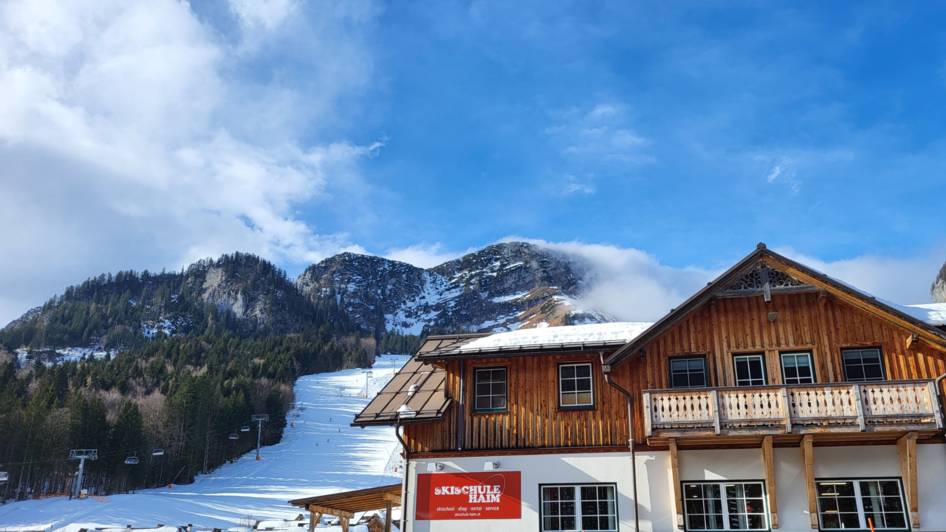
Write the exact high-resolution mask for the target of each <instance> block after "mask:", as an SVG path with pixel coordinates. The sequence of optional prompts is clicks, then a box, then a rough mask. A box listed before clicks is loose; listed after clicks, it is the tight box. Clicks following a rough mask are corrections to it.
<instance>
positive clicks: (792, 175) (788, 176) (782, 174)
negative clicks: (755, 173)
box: [756, 156, 801, 194]
mask: <svg viewBox="0 0 946 532" xmlns="http://www.w3.org/2000/svg"><path fill="white" fill-rule="evenodd" d="M756 158H757V159H760V160H763V161H764V160H765V159H766V158H764V157H760V156H756ZM767 162H768V163H769V164H770V165H771V166H770V167H769V168H768V170H767V171H766V173H765V182H766V183H769V184H773V183H778V184H783V185H785V186H787V187H788V189H789V191H791V193H792V194H798V192H799V191H800V190H801V181H799V180H798V178H797V166H798V165H797V163H796V162H795V161H794V160H792V159H790V158H788V157H779V158H777V159H776V160H774V161H772V160H771V159H769V160H768V161H767Z"/></svg>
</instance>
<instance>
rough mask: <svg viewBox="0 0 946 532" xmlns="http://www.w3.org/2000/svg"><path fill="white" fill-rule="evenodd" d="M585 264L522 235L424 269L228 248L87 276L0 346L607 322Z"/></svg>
mask: <svg viewBox="0 0 946 532" xmlns="http://www.w3.org/2000/svg"><path fill="white" fill-rule="evenodd" d="M587 271H588V269H587V266H586V265H585V264H584V262H583V261H582V260H581V259H580V258H579V257H575V256H569V255H566V254H562V253H559V252H555V251H552V250H549V249H545V248H541V247H539V246H536V245H533V244H529V243H523V242H509V243H503V244H496V245H492V246H489V247H487V248H485V249H483V250H481V251H477V252H475V253H471V254H468V255H465V256H463V257H461V258H458V259H455V260H452V261H449V262H446V263H444V264H441V265H439V266H435V267H433V268H428V269H423V268H418V267H416V266H412V265H410V264H406V263H403V262H398V261H394V260H389V259H384V258H381V257H374V256H367V255H357V254H354V253H342V254H340V255H336V256H334V257H331V258H328V259H326V260H324V261H322V262H320V263H318V264H315V265H312V266H310V267H309V268H307V269H306V270H305V272H303V273H302V275H300V276H299V278H298V279H297V280H296V281H292V280H291V279H289V278H288V277H287V275H286V273H285V272H283V271H282V270H281V269H279V268H278V267H277V266H275V265H274V264H272V263H271V262H268V261H266V260H264V259H261V258H260V257H257V256H255V255H251V254H247V253H234V254H232V255H223V256H221V257H220V258H218V259H204V260H201V261H199V262H196V263H194V264H192V265H190V266H189V267H187V268H186V269H184V270H182V271H180V272H165V271H162V272H161V273H150V272H148V271H144V272H141V273H138V272H134V271H120V272H118V273H117V274H114V275H113V274H111V273H109V274H102V275H99V276H98V277H95V278H90V279H88V280H86V281H85V282H83V283H81V284H79V285H76V286H71V287H68V288H67V289H66V290H65V292H64V293H63V294H62V295H61V296H56V297H54V298H52V299H50V300H49V301H48V302H47V303H46V304H44V305H43V306H42V307H37V308H35V309H32V310H30V311H28V312H27V313H25V314H24V315H23V316H22V317H21V318H19V319H17V320H15V321H14V322H12V323H11V324H9V325H8V326H7V327H5V328H4V329H2V330H0V344H2V345H3V346H5V347H6V349H7V350H8V351H11V352H12V351H14V350H17V349H20V348H23V347H26V348H30V349H32V350H34V351H36V350H43V349H48V348H59V349H60V350H61V349H62V348H91V347H97V348H102V349H105V350H109V349H116V348H124V347H129V346H140V345H143V343H144V342H147V341H148V340H151V339H154V338H156V337H159V336H174V335H191V334H198V335H199V334H208V333H210V334H215V333H221V332H223V331H231V332H232V333H233V334H236V335H238V336H241V337H248V336H267V335H271V334H290V333H295V332H299V331H301V330H305V329H307V328H310V327H313V326H315V327H319V326H322V325H324V324H326V323H329V324H331V326H332V332H333V334H334V335H335V336H336V337H339V336H344V335H347V334H350V333H356V334H359V335H361V337H362V338H363V337H366V336H369V335H370V336H374V337H375V338H379V339H380V338H382V337H383V336H385V335H392V334H393V335H397V336H398V338H400V335H408V336H409V335H422V334H425V333H430V332H448V331H458V330H464V331H503V330H512V329H516V328H519V327H536V326H544V325H543V324H547V325H550V326H555V325H574V324H581V323H601V322H607V321H614V320H613V319H612V318H611V317H610V316H608V315H606V314H603V313H601V312H597V311H595V310H593V309H587V308H584V307H583V306H582V305H581V304H580V303H579V298H580V297H581V296H582V295H583V294H584V293H585V291H586V290H587V289H588V288H589V287H588V283H587V281H586V278H587ZM399 341H400V340H396V341H394V342H393V343H392V342H387V343H385V344H383V345H382V346H380V347H382V348H384V347H385V346H393V345H400V344H398V343H397V342H399ZM408 343H410V342H408ZM365 347H366V348H368V351H369V353H370V352H371V351H372V347H371V346H365ZM372 354H373V353H372Z"/></svg>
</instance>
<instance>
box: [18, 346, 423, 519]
mask: <svg viewBox="0 0 946 532" xmlns="http://www.w3.org/2000/svg"><path fill="white" fill-rule="evenodd" d="M409 359H410V357H409V356H404V355H382V356H380V357H378V358H377V360H376V361H375V365H374V367H373V368H372V377H371V378H370V379H368V386H367V388H368V397H364V395H365V379H366V375H365V370H363V369H351V370H344V371H338V372H335V373H323V374H318V375H308V376H305V377H302V378H301V379H299V380H298V381H296V386H295V392H296V404H295V406H296V408H294V409H293V410H291V411H290V412H289V413H288V414H287V417H286V422H287V426H286V430H285V432H284V433H283V439H282V441H281V442H280V443H279V444H277V445H273V446H270V447H263V448H262V452H261V454H262V459H261V460H260V461H256V453H255V451H252V452H250V453H248V454H246V455H244V456H243V457H241V458H239V459H238V460H236V461H235V462H234V463H231V464H227V465H224V466H222V467H220V468H218V469H217V470H215V471H213V472H211V473H209V474H207V475H203V476H200V477H198V478H197V480H196V481H195V482H194V483H193V484H189V485H174V486H173V487H172V488H171V489H168V488H167V487H162V488H159V489H153V490H142V491H139V492H138V493H136V494H133V495H132V494H127V495H112V496H110V497H108V499H107V502H101V501H99V500H96V499H86V500H71V501H70V500H69V499H68V497H50V498H47V499H42V500H30V501H21V502H16V503H9V504H6V505H3V506H0V531H6V530H24V531H25V530H43V529H45V530H49V529H50V527H52V528H53V530H54V532H78V530H79V529H80V528H88V529H90V530H91V529H93V528H96V527H116V529H117V528H121V529H122V530H124V527H125V526H126V525H128V524H130V525H131V526H133V527H136V528H149V527H156V526H157V525H158V524H164V525H166V527H182V526H186V525H188V524H193V525H194V531H195V532H198V531H202V530H210V529H211V528H221V529H225V530H231V531H238V530H239V531H242V532H248V528H247V526H246V523H247V522H249V521H251V520H252V521H253V522H254V523H255V521H260V520H291V519H295V518H296V516H298V515H299V514H300V513H303V514H305V513H306V512H304V511H303V510H302V509H300V508H293V507H292V506H290V505H289V504H288V502H287V501H289V500H292V499H301V498H305V497H314V496H318V495H327V494H331V493H338V492H340V491H349V490H357V489H365V488H372V487H376V486H382V485H386V484H396V483H398V482H399V481H400V478H401V475H402V471H403V470H402V469H400V468H398V471H397V472H396V473H395V472H393V471H386V468H387V466H388V464H389V462H391V461H392V460H391V457H392V455H393V454H397V452H398V451H399V444H398V442H397V438H396V436H395V435H394V429H393V428H391V427H372V428H367V429H361V428H355V427H351V426H350V425H349V423H351V420H352V418H354V416H355V414H357V413H359V412H361V410H362V409H364V407H365V406H367V405H368V402H369V401H370V400H371V399H370V398H371V397H374V395H375V394H377V392H378V391H380V390H381V389H382V388H383V387H384V385H385V384H387V383H388V382H389V381H390V380H391V377H392V374H393V369H392V362H393V365H394V367H397V368H400V367H401V366H403V365H404V363H406V362H407V361H408V360H409ZM290 422H291V423H292V426H289V425H288V424H289V423H290ZM254 437H255V435H254ZM164 530H168V529H167V528H165V529H164ZM291 530H299V529H298V528H293V529H291ZM319 530H320V531H325V532H329V531H331V530H341V527H338V526H335V527H328V528H323V527H319ZM350 530H352V531H354V530H356V529H355V527H354V526H352V527H351V528H350ZM134 532H138V531H137V530H136V531H134ZM162 532H163V531H162Z"/></svg>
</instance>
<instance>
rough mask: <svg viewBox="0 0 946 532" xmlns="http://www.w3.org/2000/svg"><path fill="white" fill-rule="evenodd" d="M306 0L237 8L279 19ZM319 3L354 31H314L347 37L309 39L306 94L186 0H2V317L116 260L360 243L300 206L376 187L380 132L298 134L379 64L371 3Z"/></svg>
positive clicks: (156, 264) (167, 260)
mask: <svg viewBox="0 0 946 532" xmlns="http://www.w3.org/2000/svg"><path fill="white" fill-rule="evenodd" d="M293 5H295V4H294V3H292V2H269V3H267V4H266V5H265V6H264V5H255V6H251V5H250V4H249V3H246V4H240V5H239V6H237V7H236V8H235V9H244V11H243V12H240V11H238V12H239V13H241V15H240V16H241V17H244V18H246V17H248V18H246V20H250V19H252V20H256V21H257V22H258V23H259V24H261V25H263V26H268V25H272V24H277V23H278V19H279V18H280V17H285V16H288V14H289V13H290V12H291V10H292V8H293V7H292V6H293ZM241 6H242V7H241ZM322 7H323V8H324V13H321V15H322V16H321V18H320V21H319V24H324V25H325V27H330V26H332V24H331V23H330V22H331V21H332V20H333V19H334V18H337V17H341V18H344V19H345V20H342V21H339V22H340V23H339V24H336V26H344V27H347V28H351V30H350V31H348V33H345V32H341V31H339V30H337V29H333V30H332V33H331V35H327V36H326V35H323V34H322V29H321V28H316V29H315V30H312V31H308V33H306V35H307V37H308V41H307V42H310V43H315V44H312V45H311V46H325V47H331V48H332V50H331V51H332V52H333V53H328V50H327V49H326V50H322V52H325V53H312V54H311V56H312V57H311V58H310V61H311V64H312V69H311V70H312V72H313V78H314V79H315V82H314V83H315V85H309V86H308V87H307V88H306V90H307V93H306V94H304V95H299V94H295V93H294V92H293V91H292V90H289V89H287V88H286V87H284V86H280V85H279V84H277V83H276V82H273V84H272V85H259V84H258V83H256V82H252V81H247V82H245V83H244V82H241V81H240V80H239V78H238V77H236V76H234V75H233V67H234V66H235V65H238V64H239V62H240V61H244V60H251V59H252V58H247V57H246V54H247V53H248V52H247V51H246V50H240V51H236V48H238V47H235V46H231V45H230V43H226V42H221V37H220V34H219V32H217V31H216V30H215V29H214V28H212V27H208V26H207V25H206V24H204V23H202V22H201V21H200V20H198V18H197V16H196V15H195V14H194V13H193V12H192V11H191V10H190V5H189V4H188V3H186V2H180V1H176V0H95V1H92V0H88V1H80V0H22V1H18V0H15V1H10V2H6V3H4V4H2V5H0V227H4V228H5V231H4V236H3V239H4V252H5V255H6V257H8V258H9V257H16V260H3V261H0V279H2V280H0V293H2V294H3V298H2V299H0V323H6V321H8V320H10V319H12V318H15V317H16V316H18V315H19V314H20V313H21V312H23V311H25V310H26V309H27V308H28V307H29V306H32V305H36V304H39V303H41V302H42V301H44V300H45V299H46V298H48V297H50V296H51V295H53V293H54V292H57V291H61V290H62V289H63V288H64V287H65V286H66V285H68V284H73V283H76V282H80V281H82V280H83V279H85V278H86V277H87V276H91V275H97V274H98V273H101V272H104V271H115V270H117V269H129V268H134V269H143V268H151V269H155V268H157V269H160V268H161V267H163V266H168V267H172V268H173V267H177V266H179V265H182V264H185V263H188V262H190V261H192V260H195V259H198V258H201V257H205V256H208V255H216V254H219V253H222V252H232V251H235V250H240V251H249V252H255V253H259V254H262V255H263V256H265V257H267V258H270V259H272V260H276V261H279V262H281V263H283V264H286V263H289V264H292V263H297V264H305V263H310V262H314V261H316V260H320V259H321V258H324V257H325V256H327V255H330V254H333V253H336V252H339V251H343V250H351V251H360V252H364V250H363V249H362V248H360V247H358V246H355V245H353V244H352V243H351V242H350V241H349V239H348V237H347V236H346V235H344V234H331V235H324V234H319V233H318V231H317V228H315V227H313V226H312V225H311V224H310V223H309V222H307V221H306V220H303V219H301V218H300V217H299V214H298V208H299V206H300V205H304V204H312V203H319V202H321V203H323V204H327V205H332V204H335V205H337V204H338V203H339V202H342V201H347V200H344V199H343V198H340V197H339V196H348V195H338V194H335V192H334V189H335V188H336V186H340V185H339V184H344V186H345V187H346V189H355V190H358V189H364V188H365V186H364V185H363V184H362V183H361V181H360V177H359V174H358V161H359V160H360V159H361V158H364V157H369V156H372V155H373V154H374V153H376V152H377V150H378V149H379V145H378V144H374V145H368V146H361V145H355V144H352V143H349V142H346V141H343V140H340V141H337V142H334V143H329V144H325V145H317V146H305V145H301V144H300V143H299V141H298V140H297V139H298V137H299V135H300V134H301V133H300V131H301V130H302V128H303V127H304V128H307V131H308V133H309V134H311V132H312V127H313V126H312V124H316V123H318V122H319V119H320V118H322V117H325V116H326V114H327V113H329V111H327V109H329V108H330V107H331V103H332V102H333V101H336V100H337V98H338V97H340V95H342V94H345V93H346V92H350V91H351V90H355V89H358V88H359V87H361V86H362V85H363V84H364V83H365V82H366V80H367V75H366V73H367V72H370V69H371V61H370V57H369V56H368V54H367V53H366V52H365V51H364V48H365V46H363V45H362V43H361V39H362V37H361V33H360V30H359V29H358V28H360V27H362V26H365V25H368V24H369V23H370V20H371V16H370V12H371V10H367V11H366V10H362V11H360V12H359V11H357V10H356V9H354V8H350V7H348V6H346V7H345V8H344V9H335V7H336V6H333V5H331V4H328V5H324V6H322ZM280 13H281V14H280ZM366 13H368V14H367V15H366ZM253 17H256V18H253ZM341 22H345V24H342V23H341ZM306 52H307V53H308V52H310V50H307V51H306ZM313 52H314V51H313ZM323 57H324V58H325V59H324V60H323V59H321V58H323ZM315 88H317V89H318V90H313V89H315ZM248 94H252V97H249V96H248ZM288 115H293V116H295V117H296V118H293V119H292V120H290V119H286V120H283V119H281V118H279V117H286V116H288ZM264 117H277V118H276V119H273V121H272V122H267V118H264ZM301 122H305V124H300V123H301ZM356 195H357V194H356ZM353 208H354V209H356V210H357V209H358V208H361V207H357V206H353ZM6 228H10V229H6Z"/></svg>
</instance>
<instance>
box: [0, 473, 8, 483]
mask: <svg viewBox="0 0 946 532" xmlns="http://www.w3.org/2000/svg"><path fill="white" fill-rule="evenodd" d="M8 480H10V473H7V472H6V471H0V482H6V481H8Z"/></svg>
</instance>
